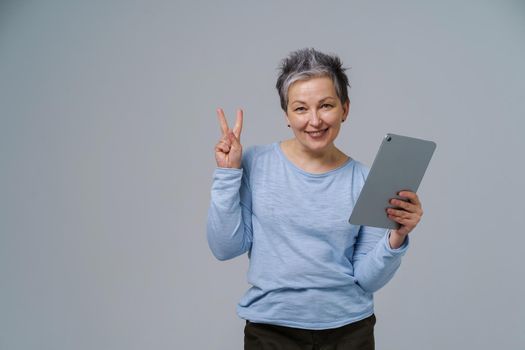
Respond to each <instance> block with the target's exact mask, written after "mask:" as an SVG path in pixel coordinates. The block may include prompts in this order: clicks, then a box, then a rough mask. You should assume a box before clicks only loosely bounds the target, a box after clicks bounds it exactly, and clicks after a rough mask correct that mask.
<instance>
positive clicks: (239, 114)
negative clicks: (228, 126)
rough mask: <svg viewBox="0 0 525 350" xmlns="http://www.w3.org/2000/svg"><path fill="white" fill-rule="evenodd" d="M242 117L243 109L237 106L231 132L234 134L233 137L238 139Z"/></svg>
mask: <svg viewBox="0 0 525 350" xmlns="http://www.w3.org/2000/svg"><path fill="white" fill-rule="evenodd" d="M242 119H243V110H242V109H240V108H239V109H238V110H237V118H236V119H235V126H234V127H233V133H234V134H235V137H237V138H238V139H240V138H241V131H242Z"/></svg>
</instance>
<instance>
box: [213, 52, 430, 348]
mask: <svg viewBox="0 0 525 350" xmlns="http://www.w3.org/2000/svg"><path fill="white" fill-rule="evenodd" d="M347 86H348V78H347V76H346V74H345V72H344V69H343V68H342V65H341V61H340V60H339V58H338V57H336V56H330V55H326V54H323V53H321V52H318V51H316V50H314V49H303V50H299V51H295V52H292V53H291V54H290V56H289V57H287V58H286V59H284V60H283V62H282V66H281V70H280V75H279V78H278V80H277V90H278V92H279V96H280V101H281V107H282V108H283V110H284V112H285V115H286V120H287V124H288V127H289V128H291V130H292V131H293V135H294V137H293V138H291V139H289V140H286V141H282V142H278V143H274V144H271V145H265V146H256V147H251V148H249V149H248V150H246V152H244V154H243V152H242V146H241V142H240V136H241V130H242V123H243V112H242V110H238V111H237V119H236V123H235V126H234V128H233V129H230V128H229V127H228V124H227V121H226V117H225V115H224V112H223V111H222V110H221V109H219V110H218V111H217V114H218V117H219V122H220V126H221V130H222V138H221V139H220V141H219V142H218V143H217V145H216V147H215V157H216V161H217V169H216V170H215V172H214V179H213V185H212V191H211V203H210V209H209V213H208V228H207V234H208V242H209V245H210V248H211V250H212V252H213V254H214V255H215V256H216V257H217V258H218V259H220V260H226V259H231V258H233V257H236V256H238V255H241V254H243V253H245V252H248V256H249V258H250V266H249V271H248V282H249V283H250V284H251V285H252V287H251V288H250V289H249V290H248V291H247V292H246V294H245V295H244V297H243V298H242V299H241V301H240V302H239V304H238V307H237V312H238V315H239V316H240V317H241V318H243V319H246V320H247V322H246V327H245V338H244V339H245V349H321V348H322V349H374V334H373V329H374V324H375V316H374V314H373V312H374V310H373V298H372V296H373V293H374V292H375V291H377V290H378V289H379V288H381V287H382V286H384V285H385V284H386V283H387V282H388V281H389V280H390V279H391V278H392V276H393V275H394V273H395V271H396V270H397V268H398V267H399V264H400V263H401V257H402V255H404V253H405V252H406V250H407V247H408V234H409V232H410V231H412V230H413V229H414V227H415V226H416V225H417V223H418V222H419V220H420V218H421V215H422V210H421V203H420V201H419V199H418V197H417V195H416V194H415V193H413V192H406V191H404V192H401V193H400V196H402V197H405V198H406V199H407V200H408V201H406V202H405V201H401V200H398V199H392V200H391V204H392V205H393V206H396V207H399V208H400V209H388V210H387V213H386V214H385V215H388V216H389V217H390V218H391V219H392V220H394V221H396V222H398V223H399V224H401V227H400V228H399V229H398V230H384V229H378V228H372V227H366V226H355V225H351V224H349V223H348V217H349V215H350V213H351V212H352V208H353V206H354V204H355V202H356V199H357V197H358V196H359V192H360V190H361V188H362V187H363V184H364V182H365V179H366V176H367V174H368V168H367V167H365V166H364V165H363V164H361V163H360V162H358V161H356V160H353V159H351V158H350V157H349V156H347V155H346V154H345V153H343V152H342V151H341V150H339V149H338V148H337V147H336V146H335V144H334V141H335V140H336V138H337V135H338V134H339V130H340V128H341V124H342V123H343V122H344V121H345V120H346V119H347V117H348V112H349V109H350V101H349V98H348V91H347Z"/></svg>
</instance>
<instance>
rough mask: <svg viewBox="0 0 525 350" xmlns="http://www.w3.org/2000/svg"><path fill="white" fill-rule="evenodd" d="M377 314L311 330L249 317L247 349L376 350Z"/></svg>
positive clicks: (245, 347)
mask: <svg viewBox="0 0 525 350" xmlns="http://www.w3.org/2000/svg"><path fill="white" fill-rule="evenodd" d="M375 323H376V318H375V316H374V315H372V316H370V317H367V318H365V319H364V320H361V321H357V322H355V323H350V324H347V325H346V326H342V327H339V328H333V329H322V330H308V329H300V328H291V327H283V326H275V325H270V324H264V323H253V322H250V321H246V326H245V327H244V350H374V325H375Z"/></svg>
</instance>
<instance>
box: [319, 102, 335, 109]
mask: <svg viewBox="0 0 525 350" xmlns="http://www.w3.org/2000/svg"><path fill="white" fill-rule="evenodd" d="M321 107H322V108H324V109H329V108H332V107H333V106H332V105H331V104H328V103H325V104H323V105H322V106H321Z"/></svg>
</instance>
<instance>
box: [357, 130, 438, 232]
mask: <svg viewBox="0 0 525 350" xmlns="http://www.w3.org/2000/svg"><path fill="white" fill-rule="evenodd" d="M435 148H436V144H435V143H434V142H432V141H427V140H421V139H416V138H413V137H407V136H400V135H395V134H387V135H386V136H385V138H384V139H383V142H382V143H381V146H380V147H379V151H378V152H377V155H376V158H375V159H374V163H373V164H372V167H371V168H370V172H369V174H368V177H367V178H366V181H365V184H364V186H363V189H362V190H361V193H360V195H359V197H358V198H357V201H356V203H355V206H354V209H353V211H352V214H351V215H350V219H349V220H348V221H349V222H350V223H351V224H353V225H363V226H373V227H381V228H390V229H397V228H399V224H398V223H396V222H395V221H393V220H390V219H389V218H388V216H387V214H386V208H388V207H393V206H392V205H391V204H390V203H389V201H390V199H392V198H399V199H403V198H401V197H399V196H398V195H397V194H398V193H399V192H400V191H403V190H408V191H412V192H416V191H417V189H418V187H419V184H420V183H421V180H422V179H423V175H424V174H425V171H426V169H427V166H428V163H429V162H430V158H432V154H433V153H434V149H435Z"/></svg>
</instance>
